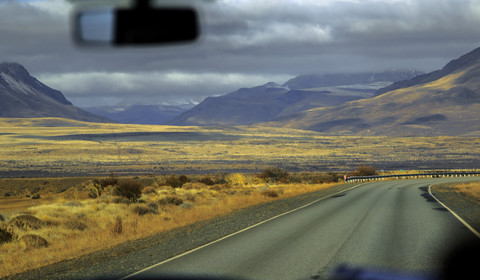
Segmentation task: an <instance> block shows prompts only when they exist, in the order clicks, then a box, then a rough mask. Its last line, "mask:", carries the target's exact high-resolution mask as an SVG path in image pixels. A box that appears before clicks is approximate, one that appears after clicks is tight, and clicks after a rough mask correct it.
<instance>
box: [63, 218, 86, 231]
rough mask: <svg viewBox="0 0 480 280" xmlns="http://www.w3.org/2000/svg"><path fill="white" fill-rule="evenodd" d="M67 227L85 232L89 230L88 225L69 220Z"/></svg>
mask: <svg viewBox="0 0 480 280" xmlns="http://www.w3.org/2000/svg"><path fill="white" fill-rule="evenodd" d="M65 226H66V227H67V228H69V229H73V230H79V231H84V230H85V229H86V228H87V224H85V223H84V222H81V221H79V220H68V221H67V222H66V223H65Z"/></svg>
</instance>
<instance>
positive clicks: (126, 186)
mask: <svg viewBox="0 0 480 280" xmlns="http://www.w3.org/2000/svg"><path fill="white" fill-rule="evenodd" d="M143 187H144V186H143V184H142V182H140V181H135V180H132V179H128V180H125V181H121V182H120V183H119V184H118V186H117V188H116V190H115V194H116V195H119V196H122V197H125V198H127V199H129V200H131V201H135V200H137V199H138V198H139V197H140V196H141V195H142V189H143Z"/></svg>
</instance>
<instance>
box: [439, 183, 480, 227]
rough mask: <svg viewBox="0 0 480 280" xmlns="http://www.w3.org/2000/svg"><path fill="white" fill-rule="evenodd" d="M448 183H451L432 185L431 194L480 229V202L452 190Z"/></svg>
mask: <svg viewBox="0 0 480 280" xmlns="http://www.w3.org/2000/svg"><path fill="white" fill-rule="evenodd" d="M456 184H458V183H456ZM449 185H452V183H450V184H438V185H434V186H432V193H433V195H434V196H435V197H436V198H438V199H439V200H440V201H441V202H442V203H443V204H445V205H446V206H448V208H450V209H451V210H452V211H454V212H455V213H457V214H458V215H459V216H460V217H462V219H464V220H465V221H466V222H467V223H468V224H469V225H470V226H472V227H473V228H474V229H475V230H477V231H480V204H479V203H478V202H477V201H475V200H473V199H471V198H469V197H468V196H465V195H463V194H460V193H457V192H454V191H452V189H451V188H449Z"/></svg>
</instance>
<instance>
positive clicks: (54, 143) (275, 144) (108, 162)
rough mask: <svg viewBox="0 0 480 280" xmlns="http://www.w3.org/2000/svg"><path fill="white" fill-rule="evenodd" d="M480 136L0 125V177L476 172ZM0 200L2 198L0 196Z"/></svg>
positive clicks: (46, 122) (54, 122) (45, 122)
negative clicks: (274, 169) (363, 169)
mask: <svg viewBox="0 0 480 280" xmlns="http://www.w3.org/2000/svg"><path fill="white" fill-rule="evenodd" d="M479 144H480V138H478V137H362V136H329V135H322V134H319V133H316V132H311V131H304V130H295V129H285V128H265V127H254V126H241V127H234V128H223V127H174V126H158V125H125V124H99V123H85V122H79V121H72V120H66V119H58V118H39V119H0V177H22V176H24V177H51V176H85V174H88V175H92V176H93V175H107V174H109V173H110V172H115V173H116V174H121V173H123V174H127V173H128V174H170V173H172V172H178V173H188V174H192V173H209V172H210V173H215V172H217V171H225V172H239V171H243V172H258V171H259V170H262V169H263V168H265V167H266V166H280V167H282V168H284V169H288V170H290V171H297V172H300V171H345V170H354V168H356V167H357V166H358V165H360V164H368V165H373V166H376V167H377V169H385V170H398V169H405V170H408V169H419V170H423V169H452V168H455V169H465V168H468V169H471V168H478V166H480V149H479V147H480V145H479ZM0 195H1V194H0Z"/></svg>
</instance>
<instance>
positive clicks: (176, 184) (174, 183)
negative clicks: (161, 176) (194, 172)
mask: <svg viewBox="0 0 480 280" xmlns="http://www.w3.org/2000/svg"><path fill="white" fill-rule="evenodd" d="M186 182H188V178H187V176H185V175H180V176H178V177H177V176H176V175H175V174H172V175H170V176H168V177H167V179H165V184H167V185H168V186H171V187H172V188H181V187H182V186H183V184H185V183H186Z"/></svg>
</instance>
